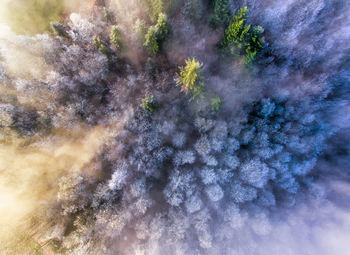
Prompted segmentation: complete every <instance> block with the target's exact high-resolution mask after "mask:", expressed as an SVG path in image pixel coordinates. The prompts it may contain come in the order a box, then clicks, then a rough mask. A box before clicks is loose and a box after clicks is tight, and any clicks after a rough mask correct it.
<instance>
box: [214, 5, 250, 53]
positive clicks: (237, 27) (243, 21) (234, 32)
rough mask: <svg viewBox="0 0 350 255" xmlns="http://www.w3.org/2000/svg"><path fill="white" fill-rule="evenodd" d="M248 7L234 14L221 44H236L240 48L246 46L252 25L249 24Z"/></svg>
mask: <svg viewBox="0 0 350 255" xmlns="http://www.w3.org/2000/svg"><path fill="white" fill-rule="evenodd" d="M247 11H248V8H247V7H242V8H241V9H239V10H238V11H237V12H236V14H234V15H233V17H232V19H231V22H230V24H229V26H228V28H227V29H226V30H225V35H224V39H223V40H222V42H221V46H223V47H229V46H232V45H234V46H236V47H237V48H239V49H242V48H243V47H244V42H245V39H246V38H247V37H248V32H249V29H250V25H247V18H248V17H247Z"/></svg>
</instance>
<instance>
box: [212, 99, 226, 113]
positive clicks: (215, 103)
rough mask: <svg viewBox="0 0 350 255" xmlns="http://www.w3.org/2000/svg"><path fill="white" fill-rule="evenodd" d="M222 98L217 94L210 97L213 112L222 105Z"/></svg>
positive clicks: (217, 110) (216, 111)
mask: <svg viewBox="0 0 350 255" xmlns="http://www.w3.org/2000/svg"><path fill="white" fill-rule="evenodd" d="M222 104H223V102H222V100H221V98H220V97H219V96H216V97H213V98H211V99H210V106H211V110H212V112H213V113H218V112H219V111H220V110H221V107H222Z"/></svg>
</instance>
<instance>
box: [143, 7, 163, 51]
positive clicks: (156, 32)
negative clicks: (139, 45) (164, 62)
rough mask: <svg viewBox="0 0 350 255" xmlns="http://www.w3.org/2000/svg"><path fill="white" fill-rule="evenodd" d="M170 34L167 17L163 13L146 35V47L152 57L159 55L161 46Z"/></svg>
mask: <svg viewBox="0 0 350 255" xmlns="http://www.w3.org/2000/svg"><path fill="white" fill-rule="evenodd" d="M168 32H169V31H168V23H167V16H166V15H165V14H163V13H161V14H159V16H158V20H157V24H156V25H154V26H150V27H149V28H148V31H147V34H146V35H145V43H144V46H145V47H146V48H147V50H148V52H149V53H150V54H151V55H152V56H155V55H157V53H158V50H159V47H160V45H161V44H162V43H163V41H164V40H165V39H166V38H167V36H168Z"/></svg>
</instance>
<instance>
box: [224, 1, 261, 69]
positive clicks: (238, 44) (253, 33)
mask: <svg viewBox="0 0 350 255" xmlns="http://www.w3.org/2000/svg"><path fill="white" fill-rule="evenodd" d="M247 11H248V8H247V7H242V8H241V9H239V10H238V11H237V12H236V14H234V15H233V17H232V20H231V22H230V24H229V26H228V28H227V29H226V30H225V34H224V38H223V39H222V41H221V47H222V48H224V49H229V52H231V54H234V55H237V54H239V55H244V62H245V64H247V65H248V64H250V63H252V62H253V61H254V60H255V58H256V55H257V53H258V52H259V51H260V50H261V49H262V48H263V43H264V38H263V37H262V33H263V32H264V29H263V28H262V27H260V26H255V27H253V28H252V27H251V25H249V24H248V23H247V19H248V15H247ZM237 50H238V52H237Z"/></svg>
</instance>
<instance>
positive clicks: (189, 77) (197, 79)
mask: <svg viewBox="0 0 350 255" xmlns="http://www.w3.org/2000/svg"><path fill="white" fill-rule="evenodd" d="M179 70H180V73H177V80H176V85H177V86H180V87H181V90H182V91H184V92H185V93H186V94H191V99H194V98H196V97H198V96H201V95H202V93H203V90H204V82H203V77H202V75H201V72H202V64H201V63H200V62H199V61H196V60H195V59H194V58H192V59H190V58H188V59H187V60H185V66H180V67H179Z"/></svg>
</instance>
